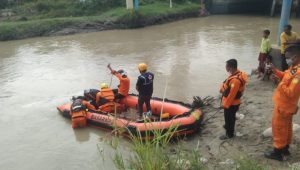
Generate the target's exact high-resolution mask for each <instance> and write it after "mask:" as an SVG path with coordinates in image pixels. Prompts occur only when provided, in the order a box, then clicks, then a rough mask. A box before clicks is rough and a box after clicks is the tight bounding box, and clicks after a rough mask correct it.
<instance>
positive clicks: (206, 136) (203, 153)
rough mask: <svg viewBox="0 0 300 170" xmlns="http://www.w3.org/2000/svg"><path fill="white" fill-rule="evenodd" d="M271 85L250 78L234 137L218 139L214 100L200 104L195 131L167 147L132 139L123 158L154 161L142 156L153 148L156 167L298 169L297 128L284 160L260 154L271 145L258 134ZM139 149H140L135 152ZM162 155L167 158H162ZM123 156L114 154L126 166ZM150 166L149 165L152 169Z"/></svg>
mask: <svg viewBox="0 0 300 170" xmlns="http://www.w3.org/2000/svg"><path fill="white" fill-rule="evenodd" d="M275 87H276V86H275V84H274V83H273V82H271V81H261V80H259V79H257V78H256V75H254V76H252V77H251V78H250V81H249V83H248V85H247V89H246V92H245V95H244V97H243V104H242V105H241V108H240V110H239V112H238V113H237V119H238V120H237V122H236V137H235V138H233V139H230V140H226V141H221V140H219V136H221V135H222V134H224V133H225V130H224V129H223V127H222V126H223V124H224V116H223V111H222V110H219V109H218V107H219V102H220V101H219V100H216V101H214V102H213V103H211V104H210V105H209V106H205V107H204V108H203V112H204V113H205V119H204V126H203V127H202V130H201V131H200V132H199V133H198V134H195V135H194V136H193V137H188V138H186V139H184V140H183V141H180V142H179V143H177V144H172V145H168V147H169V148H168V149H165V148H166V146H167V145H166V143H163V144H162V147H160V148H156V146H157V145H156V144H155V143H153V146H152V145H151V146H152V147H150V146H147V144H149V145H150V144H151V142H146V143H145V144H144V145H141V144H140V141H139V140H136V139H135V140H133V152H136V153H135V154H137V155H138V156H137V158H134V159H127V160H128V162H126V161H125V162H126V163H129V164H131V165H134V166H133V167H136V166H137V165H140V166H142V165H144V164H146V163H149V162H157V161H148V160H147V159H144V157H145V155H147V154H149V155H151V156H150V157H151V158H152V157H154V158H153V159H155V156H153V155H155V154H157V153H152V152H153V150H154V151H157V152H158V151H159V152H160V154H157V155H160V157H159V160H164V161H165V162H160V164H159V167H166V168H162V169H186V170H188V169H225V170H226V169H242V170H245V169H251V170H252V169H255V170H256V169H258V170H267V169H270V170H271V169H272V170H273V169H293V168H294V169H299V168H300V162H299V160H300V150H299V149H298V148H299V147H300V132H299V131H295V132H294V137H293V143H292V145H291V146H290V151H291V153H292V155H291V156H290V157H288V159H287V161H284V162H278V161H274V160H269V159H266V158H265V157H264V152H265V151H268V150H271V149H272V138H271V137H264V136H263V135H262V134H263V132H264V131H265V130H266V129H267V128H269V127H271V119H272V109H273V102H272V95H273V91H274V89H275ZM294 123H298V124H299V123H300V116H299V114H298V115H296V116H295V118H294ZM154 141H156V140H154ZM150 148H151V149H150ZM139 150H142V151H143V152H142V153H140V152H137V151H139ZM167 150H168V151H167ZM166 152H167V153H166ZM165 157H167V158H169V157H170V158H171V159H165ZM117 158H121V160H122V161H120V160H118V161H116V159H117ZM136 159H138V160H142V161H145V163H143V164H141V162H138V161H136ZM173 159H174V160H173ZM124 160H125V159H124ZM124 160H123V157H122V155H120V153H117V155H115V157H114V161H115V163H116V166H117V167H118V168H119V169H126V168H125V166H124V165H125V164H126V163H125V164H123V163H124V162H123V161H124ZM120 162H122V164H120ZM170 164H171V165H172V166H173V167H172V168H170ZM120 165H122V166H120ZM151 165H154V164H151ZM155 165H156V164H155ZM157 166H158V165H157ZM120 167H123V168H120ZM153 167H154V166H153ZM153 167H152V169H155V168H153ZM133 169H134V168H133ZM137 169H138V168H137ZM141 169H143V168H141ZM145 169H147V168H145ZM148 169H151V168H148Z"/></svg>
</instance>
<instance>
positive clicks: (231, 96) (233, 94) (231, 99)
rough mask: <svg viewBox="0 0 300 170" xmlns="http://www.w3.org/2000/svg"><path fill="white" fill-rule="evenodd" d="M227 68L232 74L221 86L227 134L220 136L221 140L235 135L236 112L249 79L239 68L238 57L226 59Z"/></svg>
mask: <svg viewBox="0 0 300 170" xmlns="http://www.w3.org/2000/svg"><path fill="white" fill-rule="evenodd" d="M226 70H227V72H228V73H229V74H230V75H229V77H228V78H227V79H226V80H225V81H224V82H223V84H222V85H221V88H220V93H222V108H223V109H224V119H225V125H224V126H223V127H224V128H225V130H226V134H225V135H222V136H220V140H226V139H230V138H233V137H234V127H235V120H236V117H235V116H236V112H237V111H238V110H239V106H240V104H241V97H242V95H243V92H244V90H245V86H246V83H247V80H248V76H247V74H246V73H244V72H242V71H240V70H238V63H237V60H236V59H230V60H228V61H226Z"/></svg>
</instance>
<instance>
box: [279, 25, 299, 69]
mask: <svg viewBox="0 0 300 170" xmlns="http://www.w3.org/2000/svg"><path fill="white" fill-rule="evenodd" d="M298 39H299V35H298V34H297V33H296V32H293V31H292V26H291V25H286V26H284V31H283V32H282V33H281V35H280V42H281V55H282V62H281V67H282V70H283V71H285V70H287V69H288V64H287V63H286V58H285V55H284V52H285V49H286V47H287V45H289V44H292V43H295V42H296V41H297V40H298Z"/></svg>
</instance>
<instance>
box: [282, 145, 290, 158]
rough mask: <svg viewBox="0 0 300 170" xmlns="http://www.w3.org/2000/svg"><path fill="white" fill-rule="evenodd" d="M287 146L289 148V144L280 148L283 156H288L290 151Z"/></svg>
mask: <svg viewBox="0 0 300 170" xmlns="http://www.w3.org/2000/svg"><path fill="white" fill-rule="evenodd" d="M289 148H290V145H286V147H285V148H283V149H282V155H284V156H290V155H291V153H290V151H289Z"/></svg>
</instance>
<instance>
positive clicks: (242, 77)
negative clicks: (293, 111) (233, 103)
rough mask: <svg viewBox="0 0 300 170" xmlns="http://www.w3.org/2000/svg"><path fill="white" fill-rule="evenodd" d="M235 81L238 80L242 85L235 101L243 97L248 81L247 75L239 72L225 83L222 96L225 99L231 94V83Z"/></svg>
mask: <svg viewBox="0 0 300 170" xmlns="http://www.w3.org/2000/svg"><path fill="white" fill-rule="evenodd" d="M233 79H237V80H239V81H240V83H241V85H240V89H239V91H238V92H237V94H236V96H235V99H240V98H241V97H242V96H243V92H244V90H245V85H246V81H247V75H246V74H245V73H243V72H241V71H237V72H236V73H235V74H233V75H231V76H230V77H229V78H227V79H226V80H225V81H224V82H223V87H222V88H223V93H222V96H223V97H227V96H228V95H229V93H230V90H231V87H230V82H231V80H233Z"/></svg>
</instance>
